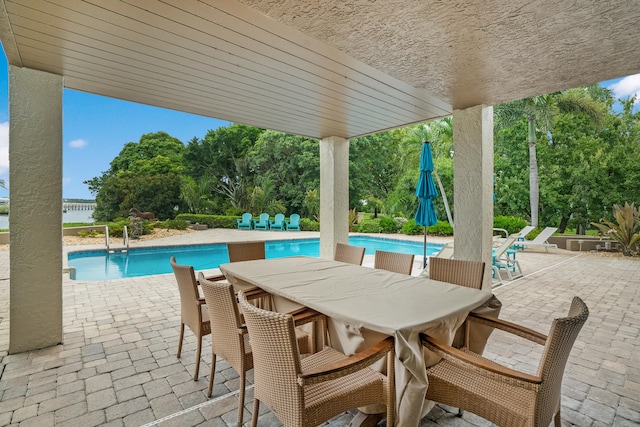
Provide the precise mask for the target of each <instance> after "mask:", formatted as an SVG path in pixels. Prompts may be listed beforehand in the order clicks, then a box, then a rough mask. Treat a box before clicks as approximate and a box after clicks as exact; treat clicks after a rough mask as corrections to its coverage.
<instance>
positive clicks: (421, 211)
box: [415, 141, 438, 268]
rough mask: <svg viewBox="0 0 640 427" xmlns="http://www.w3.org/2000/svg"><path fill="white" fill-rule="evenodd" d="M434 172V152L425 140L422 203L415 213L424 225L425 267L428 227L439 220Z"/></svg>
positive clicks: (420, 183) (420, 182)
mask: <svg viewBox="0 0 640 427" xmlns="http://www.w3.org/2000/svg"><path fill="white" fill-rule="evenodd" d="M432 172H433V154H432V153H431V144H430V143H429V141H424V142H423V144H422V153H421V154H420V177H419V178H418V186H417V187H416V196H418V198H419V199H420V203H419V204H418V210H417V211H416V215H415V220H416V224H418V225H422V226H424V259H423V262H422V267H423V268H424V267H426V266H427V227H429V226H431V225H434V224H436V223H437V222H438V216H437V215H436V208H435V206H434V205H433V199H434V198H436V197H438V190H437V188H436V184H435V182H434V181H433V176H432Z"/></svg>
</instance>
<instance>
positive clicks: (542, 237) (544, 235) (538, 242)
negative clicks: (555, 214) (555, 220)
mask: <svg viewBox="0 0 640 427" xmlns="http://www.w3.org/2000/svg"><path fill="white" fill-rule="evenodd" d="M557 229H558V228H557V227H547V228H545V229H544V230H542V231H541V232H540V234H538V235H537V236H536V238H535V239H533V240H523V241H521V242H518V244H519V245H520V244H521V245H523V246H524V248H525V249H527V248H538V247H543V248H544V249H545V250H546V251H547V252H549V248H555V250H556V253H557V252H558V245H556V244H555V243H549V242H548V239H549V237H551V235H552V234H553V233H555V232H556V230H557Z"/></svg>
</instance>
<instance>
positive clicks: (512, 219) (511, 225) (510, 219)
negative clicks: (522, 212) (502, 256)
mask: <svg viewBox="0 0 640 427" xmlns="http://www.w3.org/2000/svg"><path fill="white" fill-rule="evenodd" d="M526 226H527V221H525V220H524V219H522V218H518V217H516V216H503V215H498V216H496V217H494V218H493V227H494V228H503V229H505V230H507V232H508V233H509V234H513V233H517V232H519V231H520V230H522V229H523V228H524V227H526ZM503 237H504V236H503Z"/></svg>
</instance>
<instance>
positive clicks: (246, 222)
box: [236, 212, 252, 230]
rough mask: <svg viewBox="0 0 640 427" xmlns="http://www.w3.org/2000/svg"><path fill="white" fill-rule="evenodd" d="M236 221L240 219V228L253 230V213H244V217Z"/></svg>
mask: <svg viewBox="0 0 640 427" xmlns="http://www.w3.org/2000/svg"><path fill="white" fill-rule="evenodd" d="M236 221H238V230H251V223H252V221H251V213H249V212H245V213H243V214H242V218H240V219H237V220H236Z"/></svg>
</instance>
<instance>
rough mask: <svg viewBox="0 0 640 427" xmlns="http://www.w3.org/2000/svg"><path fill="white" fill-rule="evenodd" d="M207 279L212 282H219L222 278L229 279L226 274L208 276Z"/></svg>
mask: <svg viewBox="0 0 640 427" xmlns="http://www.w3.org/2000/svg"><path fill="white" fill-rule="evenodd" d="M205 279H207V280H208V281H210V282H219V281H220V280H227V278H226V276H225V275H224V274H218V275H217V276H206V277H205ZM198 284H200V282H198Z"/></svg>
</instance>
